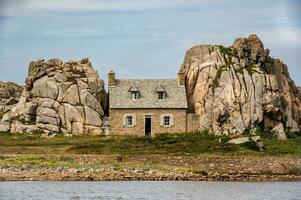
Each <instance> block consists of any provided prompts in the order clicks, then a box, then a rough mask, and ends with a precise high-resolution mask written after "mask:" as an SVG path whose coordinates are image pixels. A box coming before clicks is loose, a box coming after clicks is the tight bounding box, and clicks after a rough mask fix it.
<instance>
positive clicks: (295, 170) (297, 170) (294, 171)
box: [288, 166, 301, 176]
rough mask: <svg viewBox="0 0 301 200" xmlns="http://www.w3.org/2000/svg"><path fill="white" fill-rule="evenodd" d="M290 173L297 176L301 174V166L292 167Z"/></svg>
mask: <svg viewBox="0 0 301 200" xmlns="http://www.w3.org/2000/svg"><path fill="white" fill-rule="evenodd" d="M288 174H289V175H295V176H300V175H301V167H296V166H294V167H291V168H289V169H288Z"/></svg>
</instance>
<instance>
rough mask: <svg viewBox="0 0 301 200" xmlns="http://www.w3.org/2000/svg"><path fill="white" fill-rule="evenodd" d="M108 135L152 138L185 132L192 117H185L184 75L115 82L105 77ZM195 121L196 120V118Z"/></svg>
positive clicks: (117, 80)
mask: <svg viewBox="0 0 301 200" xmlns="http://www.w3.org/2000/svg"><path fill="white" fill-rule="evenodd" d="M108 79H109V80H108V84H109V89H108V91H109V122H108V124H110V133H111V134H118V135H139V136H152V135H156V134H159V133H169V132H187V131H188V130H189V131H191V128H193V127H189V129H188V128H187V126H188V125H189V124H194V123H193V122H192V119H195V116H194V117H193V116H189V115H187V98H186V91H185V74H184V73H183V72H179V73H178V78H177V79H140V80H135V79H116V78H115V73H114V72H113V71H111V72H109V74H108ZM196 120H197V119H196Z"/></svg>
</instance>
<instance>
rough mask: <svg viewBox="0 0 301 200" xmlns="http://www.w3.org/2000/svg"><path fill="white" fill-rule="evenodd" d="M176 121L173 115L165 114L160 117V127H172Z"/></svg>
mask: <svg viewBox="0 0 301 200" xmlns="http://www.w3.org/2000/svg"><path fill="white" fill-rule="evenodd" d="M174 121H175V119H174V116H173V115H172V114H164V115H161V117H160V125H161V126H164V127H172V126H174V124H175V122H174Z"/></svg>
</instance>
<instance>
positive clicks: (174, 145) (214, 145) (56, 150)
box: [0, 133, 301, 156]
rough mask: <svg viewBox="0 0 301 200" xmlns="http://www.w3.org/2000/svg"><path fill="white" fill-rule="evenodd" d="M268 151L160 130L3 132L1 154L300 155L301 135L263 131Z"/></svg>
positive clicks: (248, 145)
mask: <svg viewBox="0 0 301 200" xmlns="http://www.w3.org/2000/svg"><path fill="white" fill-rule="evenodd" d="M262 137H263V142H264V145H265V147H266V151H264V152H259V151H258V150H257V148H256V146H255V144H254V143H251V142H250V143H246V144H243V145H234V144H228V143H227V141H228V140H229V139H230V138H229V137H227V136H213V135H208V134H207V133H202V134H200V133H175V134H161V135H158V136H156V137H152V138H149V137H136V136H128V137H125V136H74V137H64V136H56V137H54V138H51V139H45V138H41V137H40V135H39V134H36V135H28V134H11V133H0V154H8V153H9V154H116V155H143V154H166V155H200V154H207V155H210V154H212V155H229V156H233V155H245V156H265V155H272V156H286V155H287V156H301V136H300V135H295V136H294V137H292V138H290V139H289V140H287V141H279V140H277V139H276V138H275V137H272V136H271V135H267V134H265V135H263V136H262Z"/></svg>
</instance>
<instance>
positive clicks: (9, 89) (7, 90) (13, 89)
mask: <svg viewBox="0 0 301 200" xmlns="http://www.w3.org/2000/svg"><path fill="white" fill-rule="evenodd" d="M21 93H22V87H21V86H19V85H17V84H15V83H12V82H2V81H0V120H1V118H2V116H3V114H4V113H6V112H8V111H9V110H10V109H11V107H12V106H13V105H14V104H16V103H17V102H18V101H19V98H20V96H21Z"/></svg>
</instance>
